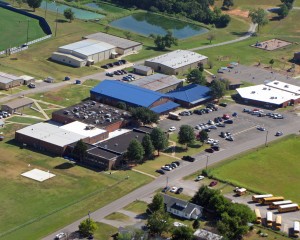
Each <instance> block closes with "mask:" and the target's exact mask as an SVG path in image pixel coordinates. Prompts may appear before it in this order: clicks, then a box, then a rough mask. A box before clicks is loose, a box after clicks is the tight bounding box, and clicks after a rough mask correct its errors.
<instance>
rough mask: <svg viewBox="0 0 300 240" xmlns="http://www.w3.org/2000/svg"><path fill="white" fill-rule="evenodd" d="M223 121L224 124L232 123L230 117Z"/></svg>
mask: <svg viewBox="0 0 300 240" xmlns="http://www.w3.org/2000/svg"><path fill="white" fill-rule="evenodd" d="M224 123H226V124H232V123H233V120H232V119H227V120H225V121H224Z"/></svg>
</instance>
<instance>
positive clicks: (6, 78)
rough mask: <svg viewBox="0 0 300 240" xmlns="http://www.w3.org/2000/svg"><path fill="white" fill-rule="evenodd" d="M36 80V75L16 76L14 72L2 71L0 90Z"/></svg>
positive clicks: (0, 73) (0, 74)
mask: <svg viewBox="0 0 300 240" xmlns="http://www.w3.org/2000/svg"><path fill="white" fill-rule="evenodd" d="M32 82H35V79H34V77H30V76H27V75H23V76H20V77H18V76H15V75H12V74H8V73H4V72H0V90H7V89H9V88H13V87H17V86H21V85H28V84H29V83H32Z"/></svg>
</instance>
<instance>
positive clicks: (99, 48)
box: [58, 39, 115, 56]
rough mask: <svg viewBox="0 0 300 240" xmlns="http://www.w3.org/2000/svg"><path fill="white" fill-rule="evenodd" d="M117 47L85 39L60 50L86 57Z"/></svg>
mask: <svg viewBox="0 0 300 240" xmlns="http://www.w3.org/2000/svg"><path fill="white" fill-rule="evenodd" d="M114 48H115V46H113V45H111V44H109V43H107V42H101V41H97V40H93V39H85V40H82V41H79V42H74V43H71V44H68V45H65V46H62V47H59V48H58V51H60V50H69V51H72V52H76V53H80V54H83V55H85V56H90V55H93V54H96V53H99V52H104V51H107V50H110V49H114Z"/></svg>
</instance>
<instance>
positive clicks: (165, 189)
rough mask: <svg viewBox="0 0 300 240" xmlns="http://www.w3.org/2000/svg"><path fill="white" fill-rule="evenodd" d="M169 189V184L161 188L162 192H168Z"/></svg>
mask: <svg viewBox="0 0 300 240" xmlns="http://www.w3.org/2000/svg"><path fill="white" fill-rule="evenodd" d="M169 190H170V187H169V186H166V187H164V188H163V190H162V192H163V193H166V192H168V191H169Z"/></svg>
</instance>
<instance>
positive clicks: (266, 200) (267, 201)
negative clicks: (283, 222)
mask: <svg viewBox="0 0 300 240" xmlns="http://www.w3.org/2000/svg"><path fill="white" fill-rule="evenodd" d="M283 200H284V197H265V198H262V199H260V200H259V202H260V203H261V204H270V203H272V202H278V201H283Z"/></svg>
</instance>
